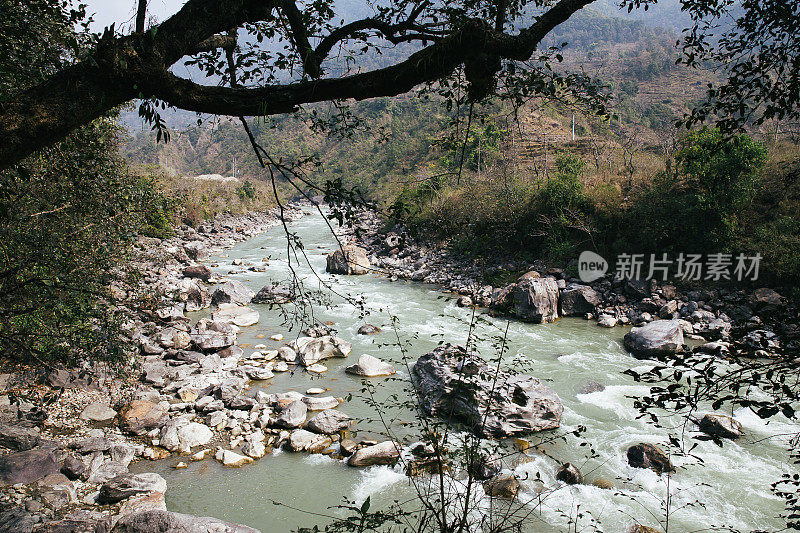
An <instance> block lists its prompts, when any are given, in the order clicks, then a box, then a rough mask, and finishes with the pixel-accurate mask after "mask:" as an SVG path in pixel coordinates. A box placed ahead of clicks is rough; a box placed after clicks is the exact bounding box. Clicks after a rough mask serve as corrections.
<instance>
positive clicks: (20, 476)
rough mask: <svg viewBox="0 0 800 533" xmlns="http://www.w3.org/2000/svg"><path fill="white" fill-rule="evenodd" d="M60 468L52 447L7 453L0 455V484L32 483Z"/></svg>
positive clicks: (56, 471)
mask: <svg viewBox="0 0 800 533" xmlns="http://www.w3.org/2000/svg"><path fill="white" fill-rule="evenodd" d="M60 469H61V465H60V464H59V462H58V460H57V459H56V456H55V454H54V453H53V448H52V447H46V446H39V447H37V448H33V449H31V450H25V451H22V452H12V453H8V454H6V455H2V456H0V486H4V485H15V484H17V483H25V484H27V483H33V482H34V481H38V480H40V479H42V478H45V477H47V476H49V475H51V474H57V473H58V471H59V470H60Z"/></svg>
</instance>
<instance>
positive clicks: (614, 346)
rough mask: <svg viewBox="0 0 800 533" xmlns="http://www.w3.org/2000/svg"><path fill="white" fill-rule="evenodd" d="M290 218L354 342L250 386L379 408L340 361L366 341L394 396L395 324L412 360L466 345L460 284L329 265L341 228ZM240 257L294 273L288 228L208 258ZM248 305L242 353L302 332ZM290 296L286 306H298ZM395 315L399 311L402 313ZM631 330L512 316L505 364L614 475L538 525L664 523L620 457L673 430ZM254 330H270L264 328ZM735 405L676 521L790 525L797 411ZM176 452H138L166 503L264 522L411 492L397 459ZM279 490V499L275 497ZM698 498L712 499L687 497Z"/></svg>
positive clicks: (646, 477) (548, 471)
mask: <svg viewBox="0 0 800 533" xmlns="http://www.w3.org/2000/svg"><path fill="white" fill-rule="evenodd" d="M290 230H291V231H292V232H293V233H295V234H296V235H297V236H298V237H300V238H301V239H302V242H303V244H304V248H305V252H306V254H307V256H308V259H309V261H310V264H311V267H313V269H314V271H315V272H316V274H314V273H313V272H312V270H311V269H310V268H309V266H308V265H306V264H303V259H302V256H300V264H298V261H297V259H296V258H293V260H292V265H293V267H294V268H295V269H296V271H297V273H298V275H299V276H300V277H301V278H302V279H303V280H304V282H305V285H306V287H307V288H310V289H323V290H324V292H325V293H326V294H328V295H329V296H330V302H328V305H317V306H315V309H314V314H315V317H316V318H317V320H319V321H322V322H324V321H331V322H333V323H334V324H335V326H334V327H335V328H336V329H337V331H338V335H339V336H340V337H342V338H344V339H345V340H347V341H350V342H352V343H353V353H352V354H351V355H350V356H349V357H348V358H347V359H331V360H327V361H325V365H326V366H328V367H329V370H328V371H327V372H325V373H323V374H320V375H312V374H307V373H305V372H304V371H302V370H298V371H296V372H294V373H292V372H287V373H283V374H276V375H275V377H274V378H273V379H271V380H269V381H266V382H260V383H258V384H254V386H253V388H254V389H256V388H258V387H263V388H264V389H265V390H268V391H270V392H284V391H288V390H296V391H300V392H305V390H306V389H307V388H309V387H325V388H327V389H329V393H330V394H332V395H334V396H340V397H346V396H348V395H349V394H353V395H355V397H354V398H352V399H351V400H350V401H349V402H348V403H345V404H343V405H341V406H340V407H339V409H340V410H342V411H343V412H345V413H347V414H348V415H350V416H351V417H353V418H356V419H359V418H368V417H372V416H374V412H373V411H372V410H371V409H370V408H369V407H368V406H367V405H366V404H365V403H364V401H363V400H361V399H360V398H359V396H358V395H359V391H360V390H361V380H360V379H358V378H355V377H353V376H350V375H347V374H345V373H344V367H345V366H347V365H349V364H352V363H354V362H355V360H356V359H357V358H358V355H359V354H362V353H369V354H372V355H374V356H376V357H378V358H380V359H382V360H385V361H389V362H392V363H393V364H394V365H395V366H396V367H397V368H398V370H399V373H398V376H397V377H399V378H401V379H400V380H396V379H386V378H374V379H373V380H372V381H373V383H375V385H376V386H377V387H378V391H379V392H378V394H379V396H380V397H386V396H388V395H389V394H392V393H398V392H399V393H402V391H403V384H402V382H401V380H402V378H406V377H407V375H408V374H407V370H406V369H405V368H404V363H403V358H402V355H401V353H400V350H399V349H398V347H397V345H396V344H395V343H396V338H395V335H399V337H400V339H401V340H402V341H403V342H405V343H408V346H409V352H408V356H409V358H410V359H412V360H415V359H416V357H418V356H420V355H422V354H424V353H426V352H427V351H430V349H432V348H433V347H435V346H436V345H437V343H438V342H439V341H442V340H444V341H447V342H451V343H462V344H463V343H464V342H465V341H466V339H467V335H468V331H469V327H468V325H469V322H470V318H471V315H472V310H470V309H463V308H459V307H456V306H455V299H454V298H453V296H452V295H450V294H446V293H443V292H442V291H441V289H440V288H438V287H436V286H432V285H424V284H420V283H414V282H402V281H401V282H391V281H389V280H388V279H386V278H384V277H380V276H378V275H366V276H350V277H346V276H331V275H328V274H326V273H325V254H326V253H328V252H329V251H331V250H333V249H334V247H335V240H334V238H333V236H332V235H331V234H330V232H329V231H328V229H327V226H326V225H325V223H324V220H323V219H322V217H321V216H318V215H310V216H306V217H304V218H302V219H301V220H299V221H297V222H295V223H292V224H291V225H290ZM237 258H242V259H244V260H245V261H250V262H253V263H255V264H261V262H262V260H263V259H264V258H268V261H267V264H266V272H263V273H257V272H250V271H247V272H242V273H238V274H233V275H230V276H229V277H230V278H232V279H238V280H240V281H242V282H244V283H246V284H247V285H248V286H250V287H251V288H252V289H253V290H255V291H258V289H260V288H261V287H263V286H264V285H266V284H268V283H270V282H272V281H284V280H287V279H288V276H289V274H288V272H289V270H288V268H287V264H286V258H287V246H286V237H285V235H284V233H283V230H282V228H280V227H276V228H273V229H272V230H270V231H269V232H267V233H265V234H262V235H260V236H257V237H255V238H252V239H250V240H248V241H245V242H243V243H240V244H238V245H236V246H235V247H234V248H233V249H231V250H228V251H227V252H226V253H225V254H223V255H222V256H218V257H214V258H212V260H211V261H210V263H213V264H214V265H215V266H214V267H213V268H214V270H215V271H216V272H217V273H219V274H225V275H227V274H228V272H229V271H230V270H231V269H232V266H231V261H232V260H234V259H237ZM317 275H318V276H319V278H320V279H322V280H325V281H326V282H328V283H330V286H331V287H332V288H333V289H334V291H335V293H339V294H346V295H349V296H351V297H354V298H357V299H359V298H360V299H363V300H364V303H365V310H366V312H368V315H367V316H364V317H362V316H360V315H361V313H360V310H359V307H358V306H356V305H353V304H352V303H351V302H348V301H347V300H346V299H344V298H342V297H341V296H339V295H337V294H332V293H331V292H330V291H328V290H327V289H325V288H324V287H322V286H321V284H320V279H318V278H317ZM252 307H254V308H255V309H258V310H259V311H260V314H261V319H260V322H259V323H258V324H257V325H255V326H251V327H248V328H243V329H242V332H241V333H240V334H239V344H240V345H241V346H242V347H243V348H244V349H245V351H246V352H247V351H248V350H252V346H253V345H255V344H258V343H265V344H267V345H269V346H270V347H278V346H279V345H280V344H282V343H279V342H273V341H270V340H269V336H270V335H274V334H277V333H281V334H283V335H284V336H285V337H286V340H290V339H291V338H294V337H295V336H299V335H300V333H299V328H297V327H295V328H294V329H293V330H291V331H290V330H289V329H288V327H287V325H286V322H285V321H286V318H287V317H286V316H285V315H283V314H282V313H281V312H280V311H279V310H278V309H272V310H270V309H269V308H268V306H262V305H252ZM287 308H288V309H289V311H290V313H289V314H290V315H291V314H292V313H291V310H292V308H293V306H287ZM391 317H396V320H395V321H394V326H393V325H392V323H393V321H392V318H391ZM481 318H482V320H481V321H480V322H479V323H478V324H477V325H476V327H475V331H474V332H473V334H474V335H475V336H476V338H479V339H481V340H479V341H478V343H477V346H478V348H479V351H480V352H481V353H484V354H485V355H486V356H488V357H491V356H493V355H494V354H495V353H496V348H495V347H494V344H495V342H496V340H495V339H496V338H497V337H498V336H500V335H502V333H503V331H504V330H505V328H506V321H505V320H502V319H496V318H491V317H489V316H488V315H482V316H481ZM364 323H371V324H375V325H377V326H380V327H381V328H383V332H382V333H380V334H378V335H373V336H363V335H357V333H356V331H357V329H358V328H359V326H361V325H362V324H364ZM625 331H626V329H623V328H614V329H610V330H608V329H604V328H600V327H598V326H596V325H595V323H594V322H589V321H585V320H581V319H562V320H559V321H557V322H556V323H554V324H543V325H537V324H526V323H522V322H511V323H510V324H509V325H508V346H509V348H510V349H509V350H508V352H507V353H506V355H505V359H504V361H506V362H507V364H508V365H509V366H514V365H517V364H519V362H520V361H523V362H525V363H526V367H529V368H530V370H529V372H530V373H532V374H534V375H535V376H537V377H540V378H542V379H545V380H548V381H549V384H550V386H552V387H553V388H554V389H555V390H556V391H557V392H558V394H559V396H560V397H561V399H562V401H563V403H564V407H565V409H564V416H563V420H562V427H563V428H566V429H570V428H574V427H576V426H578V425H583V426H586V428H587V430H586V432H585V433H584V434H583V437H582V438H583V439H584V440H586V441H589V442H591V444H592V447H593V448H594V450H595V451H596V453H597V456H598V457H596V458H591V459H588V460H587V459H585V457H584V451H585V447H580V446H578V445H577V443H578V440H570V441H567V443H566V444H561V445H560V446H559V445H555V446H554V448H553V450H552V453H553V454H554V455H555V456H557V457H558V458H559V459H561V460H564V461H567V460H569V461H572V462H573V463H574V464H576V465H578V466H579V467H580V469H581V471H582V472H584V475H585V477H586V480H587V482H591V481H593V480H596V479H598V478H604V479H606V480H609V481H611V482H612V483H613V484H614V485H615V487H616V490H606V489H601V488H598V487H595V486H592V485H589V484H586V485H576V486H564V487H563V488H560V489H559V490H556V491H553V492H550V493H548V494H549V495H548V497H547V498H546V499H545V500H544V501H543V502H542V503H541V505H540V507H539V508H538V509H537V510H536V512H535V513H534V515H533V518H532V519H531V525H530V526H529V530H530V531H536V532H539V531H541V532H550V531H552V532H561V531H575V530H577V531H594V529H592V527H590V526H589V524H590V519H589V517H591V518H592V519H594V520H595V521H597V522H599V524H600V528H601V530H602V531H607V532H623V531H626V529H627V527H628V526H629V525H630V524H632V523H633V521H634V520H638V521H640V522H641V523H642V524H646V525H651V526H657V525H658V524H657V520H663V518H664V515H665V512H664V509H663V505H664V504H663V502H664V500H665V498H666V494H667V484H666V477H665V476H658V475H656V474H655V473H654V472H652V471H649V470H642V469H634V468H631V467H629V466H628V465H627V462H626V459H625V450H626V449H627V447H628V446H629V445H631V444H634V443H637V442H652V443H655V444H659V445H663V443H664V442H665V441H666V435H667V431H666V430H660V429H657V428H655V427H653V426H652V425H650V424H648V423H647V422H645V421H644V420H640V419H637V414H638V413H637V411H636V409H635V408H634V407H633V400H632V399H631V398H630V396H634V395H641V394H645V393H646V392H647V388H646V387H644V386H642V385H640V384H636V383H635V382H633V381H632V380H631V378H630V377H628V376H627V375H624V374H622V373H621V372H622V371H623V370H626V369H628V368H631V367H637V366H641V365H644V364H645V363H643V362H641V361H637V360H636V359H634V358H632V357H631V356H630V355H629V354H628V353H626V351H625V350H624V349H623V347H622V336H623V335H624V333H625ZM256 335H266V336H267V338H266V339H264V338H256ZM590 381H594V382H599V383H602V384H603V385H605V389H604V390H602V391H599V392H592V393H588V394H579V393H578V391H579V390H580V389H581V388H582V387H583V386H584V385H586V384H587V383H588V382H590ZM405 414H406V415H408V416H409V417H410V416H411V415H410V414H408V413H405ZM734 415H735V416H736V418H737V419H738V420H739V421H740V422H741V423H742V424H743V426H744V428H745V431H746V436H745V437H744V438H743V439H741V440H740V441H738V442H725V445H724V447H721V448H720V447H718V446H717V445H715V444H713V443H712V442H702V443H700V444H699V446H698V447H697V448H696V449H695V450H694V452H693V453H694V454H695V455H697V456H699V457H700V458H701V459H702V460H703V462H704V465H698V464H696V461H695V460H692V459H683V458H674V463H675V464H676V466H678V472H677V473H676V474H674V475H673V476H672V477H671V479H670V485H669V490H670V494H671V495H672V501H671V505H670V531H679V532H684V531H695V530H699V529H703V528H707V527H711V526H721V525H727V526H731V527H733V528H737V529H740V530H746V531H749V530H752V529H756V528H762V529H773V528H776V529H779V528H780V527H781V526H782V524H783V522H782V521H781V520H780V518H779V517H778V515H779V513H780V512H781V511H782V509H783V501H782V500H780V499H778V498H777V497H775V496H774V495H773V494H772V493H771V492H770V483H771V482H773V481H775V480H777V479H778V478H779V477H780V476H781V475H782V474H783V473H784V472H787V471H789V469H790V467H789V465H788V459H787V454H786V451H785V444H784V443H783V442H782V441H781V440H780V437H769V436H770V435H772V434H778V433H783V432H784V431H785V430H786V429H788V428H787V427H785V424H787V423H788V422H787V421H786V420H785V419H784V420H777V421H774V422H772V423H770V424H769V426H765V425H764V423H763V422H761V421H760V420H759V419H758V418H757V417H755V416H754V415H753V414H751V413H749V412H747V411H743V410H742V411H737V412H735V413H734ZM399 418H400V420H398V421H397V423H398V424H399V423H401V422H404V420H403V414H401V416H400V417H399ZM675 422H679V421H677V420H676V421H675ZM398 427H402V426H400V425H398ZM357 428H358V429H359V432H358V438H362V437H370V436H373V435H375V436H377V435H378V434H377V433H372V432H371V430H377V429H379V428H378V427H377V426H376V425H375V424H374V423H372V422H363V423H359V424H358V425H357ZM179 460H180V459H179V458H177V457H173V458H169V459H166V460H163V461H159V462H158V463H155V464H154V463H150V462H145V463H140V465H139V469H147V470H150V471H153V470H155V471H157V472H159V473H161V474H162V475H163V476H164V477H165V478H166V480H167V483H168V486H169V490H168V491H167V507H168V509H169V510H172V511H178V512H184V513H190V514H194V515H200V516H214V517H217V518H221V519H224V520H227V521H230V522H235V523H240V524H246V525H249V526H252V527H255V528H258V529H260V530H261V531H262V532H264V533H270V532H284V531H290V530H292V529H295V528H296V527H299V526H303V527H310V526H313V525H314V524H320V525H324V524H325V523H327V521H328V520H327V519H326V518H324V517H320V516H318V515H314V514H309V513H307V512H303V511H308V512H311V513H322V514H331V515H335V514H337V510H335V509H328V508H329V507H331V506H336V505H339V504H341V503H342V498H348V499H350V500H354V501H356V502H359V503H360V502H362V501H363V500H364V499H365V498H366V497H368V496H371V501H372V502H373V508H374V506H377V505H380V504H381V503H382V502H388V501H391V500H393V499H396V498H397V499H400V498H408V497H410V495H411V494H412V490H411V488H410V487H409V485H408V481H407V479H406V478H405V476H404V475H403V474H402V473H401V472H400V471H399V468H398V469H397V471H396V470H395V469H393V468H390V467H387V466H374V467H369V468H366V469H356V468H350V467H348V466H347V465H346V464H344V463H343V462H339V461H335V460H333V459H330V458H328V457H326V456H322V455H306V454H293V453H290V452H285V451H276V452H274V454H273V455H267V456H266V457H264V458H263V459H260V460H258V461H256V462H254V463H253V464H251V465H249V466H246V467H243V468H239V469H227V468H223V467H222V466H220V465H219V464H218V463H217V462H216V461H214V460H210V459H207V460H205V461H201V462H196V463H190V464H189V467H188V468H186V469H181V470H175V469H173V468H172V466H173V465H174V464H175V463H177V462H178V461H179ZM681 465H685V468H682V467H681ZM511 466H515V468H514V471H515V472H516V473H517V474H519V475H520V476H522V477H525V475H526V474H527V475H528V478H529V479H530V478H533V477H534V475H535V474H536V473H538V474H539V475H540V476H541V479H542V480H543V482H544V485H545V486H547V487H550V488H553V487H557V486H559V485H560V483H559V482H556V481H555V472H556V469H557V467H558V464H557V463H556V462H555V461H554V460H552V459H549V458H547V457H545V456H542V455H536V454H532V455H531V457H529V458H526V461H525V462H521V461H516V462H515V465H511ZM536 488H537V487H536V483H535V482H533V481H523V493H524V494H528V495H532V494H535V492H534V491H535V490H536ZM275 501H277V502H280V503H281V504H282V505H275V504H274V503H273V502H275ZM693 502H699V503H701V504H703V506H704V507H700V506H697V505H691V504H692V503H693ZM578 508H579V509H580V511H582V512H583V513H584V518H583V519H582V520H581V521H580V523H579V525H578V527H577V528H576V527H575V526H574V525H573V526H569V525H568V519H567V518H565V516H564V513H566V515H575V514H576V509H578ZM562 512H563V513H562Z"/></svg>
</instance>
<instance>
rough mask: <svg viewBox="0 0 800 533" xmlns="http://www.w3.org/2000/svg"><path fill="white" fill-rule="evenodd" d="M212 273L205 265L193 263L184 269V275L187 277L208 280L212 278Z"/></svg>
mask: <svg viewBox="0 0 800 533" xmlns="http://www.w3.org/2000/svg"><path fill="white" fill-rule="evenodd" d="M211 274H212V273H211V269H210V268H208V267H207V266H205V265H191V266H187V267H186V268H184V269H183V276H184V277H186V278H194V279H201V280H203V281H208V280H209V279H211Z"/></svg>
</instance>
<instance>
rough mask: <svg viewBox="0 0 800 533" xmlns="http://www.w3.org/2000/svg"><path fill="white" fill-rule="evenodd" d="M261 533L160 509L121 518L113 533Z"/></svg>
mask: <svg viewBox="0 0 800 533" xmlns="http://www.w3.org/2000/svg"><path fill="white" fill-rule="evenodd" d="M209 531H213V532H214V533H259V531H258V530H257V529H253V528H251V527H247V526H241V525H238V524H230V523H228V522H223V521H222V520H218V519H216V518H208V517H197V516H191V515H187V514H181V513H173V512H171V511H162V510H160V509H151V510H145V511H140V512H136V513H130V514H128V515H125V516H124V517H122V518H120V520H119V521H118V522H117V524H116V525H115V526H114V529H112V530H111V532H112V533H172V532H174V533H208V532H209Z"/></svg>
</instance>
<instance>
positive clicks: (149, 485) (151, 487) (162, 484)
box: [97, 473, 167, 504]
mask: <svg viewBox="0 0 800 533" xmlns="http://www.w3.org/2000/svg"><path fill="white" fill-rule="evenodd" d="M166 491H167V482H166V481H165V480H164V478H163V477H161V476H159V475H158V474H153V473H144V474H120V475H118V476H116V477H113V478H111V479H109V480H108V481H106V482H105V483H103V485H102V486H101V487H100V493H99V494H98V496H97V502H98V503H101V504H108V503H117V502H120V501H122V500H124V499H127V498H130V497H131V496H134V495H136V494H146V493H148V492H161V493H162V494H163V493H164V492H166Z"/></svg>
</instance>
